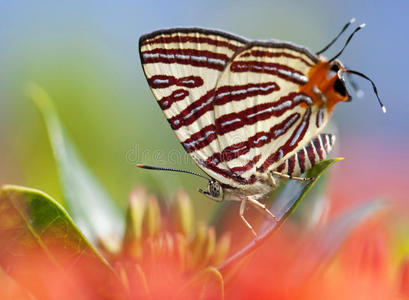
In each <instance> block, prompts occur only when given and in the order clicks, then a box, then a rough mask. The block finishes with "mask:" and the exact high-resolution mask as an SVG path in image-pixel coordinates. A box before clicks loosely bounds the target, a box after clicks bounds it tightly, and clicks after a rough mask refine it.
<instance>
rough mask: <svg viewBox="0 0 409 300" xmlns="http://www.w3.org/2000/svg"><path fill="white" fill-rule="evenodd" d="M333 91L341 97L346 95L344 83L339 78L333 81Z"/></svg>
mask: <svg viewBox="0 0 409 300" xmlns="http://www.w3.org/2000/svg"><path fill="white" fill-rule="evenodd" d="M334 91H335V92H337V93H338V94H340V95H341V96H342V97H346V96H347V95H348V93H347V89H346V87H345V83H344V81H343V80H342V79H339V78H337V80H335V83H334Z"/></svg>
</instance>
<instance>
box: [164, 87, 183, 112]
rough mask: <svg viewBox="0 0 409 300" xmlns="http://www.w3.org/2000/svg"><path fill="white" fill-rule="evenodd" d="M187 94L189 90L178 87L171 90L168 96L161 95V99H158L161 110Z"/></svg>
mask: <svg viewBox="0 0 409 300" xmlns="http://www.w3.org/2000/svg"><path fill="white" fill-rule="evenodd" d="M187 96H189V92H188V91H187V90H184V89H178V90H175V91H173V92H172V94H170V96H167V97H163V98H162V99H160V100H158V103H159V106H160V108H162V110H165V109H168V108H169V107H171V106H172V104H173V103H175V102H177V101H181V100H183V99H185V98H186V97H187Z"/></svg>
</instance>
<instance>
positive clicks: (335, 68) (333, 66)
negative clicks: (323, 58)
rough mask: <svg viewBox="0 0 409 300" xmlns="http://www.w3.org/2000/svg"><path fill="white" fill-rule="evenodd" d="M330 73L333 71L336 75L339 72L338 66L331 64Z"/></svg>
mask: <svg viewBox="0 0 409 300" xmlns="http://www.w3.org/2000/svg"><path fill="white" fill-rule="evenodd" d="M331 71H334V72H335V73H337V72H338V71H339V66H338V65H337V64H333V65H332V66H331Z"/></svg>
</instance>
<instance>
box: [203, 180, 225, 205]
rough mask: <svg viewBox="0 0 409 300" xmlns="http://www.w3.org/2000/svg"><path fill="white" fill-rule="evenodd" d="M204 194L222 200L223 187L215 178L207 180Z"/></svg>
mask: <svg viewBox="0 0 409 300" xmlns="http://www.w3.org/2000/svg"><path fill="white" fill-rule="evenodd" d="M205 195H206V196H208V197H209V198H211V199H212V200H215V201H219V202H220V201H223V187H222V186H221V184H220V183H219V182H217V181H216V180H209V183H208V184H207V193H205Z"/></svg>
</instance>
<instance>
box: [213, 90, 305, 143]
mask: <svg viewBox="0 0 409 300" xmlns="http://www.w3.org/2000/svg"><path fill="white" fill-rule="evenodd" d="M299 96H304V95H302V94H298V93H295V92H294V93H290V94H288V95H286V96H283V97H281V98H280V99H278V100H277V101H275V102H269V103H262V104H258V105H255V106H253V107H249V108H246V109H245V110H242V111H240V112H237V113H236V112H234V113H230V114H225V115H222V116H220V117H219V118H217V119H216V121H215V124H216V128H217V134H219V135H223V134H226V133H228V132H231V131H234V130H236V129H238V128H241V127H243V126H245V125H252V124H255V123H256V122H258V121H262V120H266V119H269V118H271V117H273V116H274V117H279V116H281V115H283V114H284V113H285V112H286V111H288V110H290V109H292V108H294V107H295V106H297V105H299V104H300V103H304V104H307V105H309V104H310V102H309V101H310V98H309V97H308V96H306V97H308V98H304V97H299Z"/></svg>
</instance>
